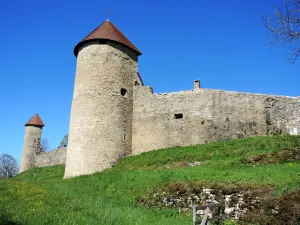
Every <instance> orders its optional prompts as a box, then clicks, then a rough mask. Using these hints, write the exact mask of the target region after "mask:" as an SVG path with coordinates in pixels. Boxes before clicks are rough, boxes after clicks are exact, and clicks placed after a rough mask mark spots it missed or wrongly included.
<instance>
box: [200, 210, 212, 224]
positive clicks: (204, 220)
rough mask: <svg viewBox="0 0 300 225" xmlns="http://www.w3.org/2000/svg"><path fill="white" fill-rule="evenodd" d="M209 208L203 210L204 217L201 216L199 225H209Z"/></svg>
mask: <svg viewBox="0 0 300 225" xmlns="http://www.w3.org/2000/svg"><path fill="white" fill-rule="evenodd" d="M209 211H210V210H209V208H208V207H207V208H206V209H205V213H204V216H203V219H202V222H201V225H209V222H208V214H209Z"/></svg>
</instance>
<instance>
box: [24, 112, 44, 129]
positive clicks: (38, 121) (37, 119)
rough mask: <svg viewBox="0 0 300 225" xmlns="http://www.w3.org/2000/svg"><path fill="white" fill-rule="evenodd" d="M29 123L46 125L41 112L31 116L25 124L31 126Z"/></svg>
mask: <svg viewBox="0 0 300 225" xmlns="http://www.w3.org/2000/svg"><path fill="white" fill-rule="evenodd" d="M29 125H33V126H41V127H43V126H45V124H44V123H43V121H42V119H41V117H40V116H39V114H35V115H34V116H33V117H31V119H30V120H29V121H28V122H27V123H26V124H25V126H29Z"/></svg>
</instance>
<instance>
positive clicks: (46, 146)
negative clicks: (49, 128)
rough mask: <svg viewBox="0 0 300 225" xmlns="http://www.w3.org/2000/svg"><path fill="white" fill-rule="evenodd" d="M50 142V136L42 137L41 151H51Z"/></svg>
mask: <svg viewBox="0 0 300 225" xmlns="http://www.w3.org/2000/svg"><path fill="white" fill-rule="evenodd" d="M50 148H51V147H50V144H49V141H48V138H42V141H41V145H40V152H48V151H50Z"/></svg>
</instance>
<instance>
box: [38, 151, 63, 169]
mask: <svg viewBox="0 0 300 225" xmlns="http://www.w3.org/2000/svg"><path fill="white" fill-rule="evenodd" d="M66 154H67V148H58V149H55V150H53V151H51V152H45V153H40V154H38V155H37V156H36V158H35V166H36V167H44V166H54V165H57V164H66Z"/></svg>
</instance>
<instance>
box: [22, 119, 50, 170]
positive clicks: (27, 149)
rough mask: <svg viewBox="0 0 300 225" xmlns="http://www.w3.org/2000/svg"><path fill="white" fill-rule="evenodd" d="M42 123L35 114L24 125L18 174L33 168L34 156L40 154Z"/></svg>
mask: <svg viewBox="0 0 300 225" xmlns="http://www.w3.org/2000/svg"><path fill="white" fill-rule="evenodd" d="M43 126H44V123H43V121H42V119H41V118H40V117H39V115H38V114H35V115H34V116H33V117H32V118H31V119H30V120H29V121H28V122H27V123H26V124H25V138H24V146H23V155H22V161H21V167H20V172H24V171H25V170H28V169H30V168H33V167H34V161H35V156H36V155H37V154H39V152H40V141H41V135H42V128H43Z"/></svg>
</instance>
